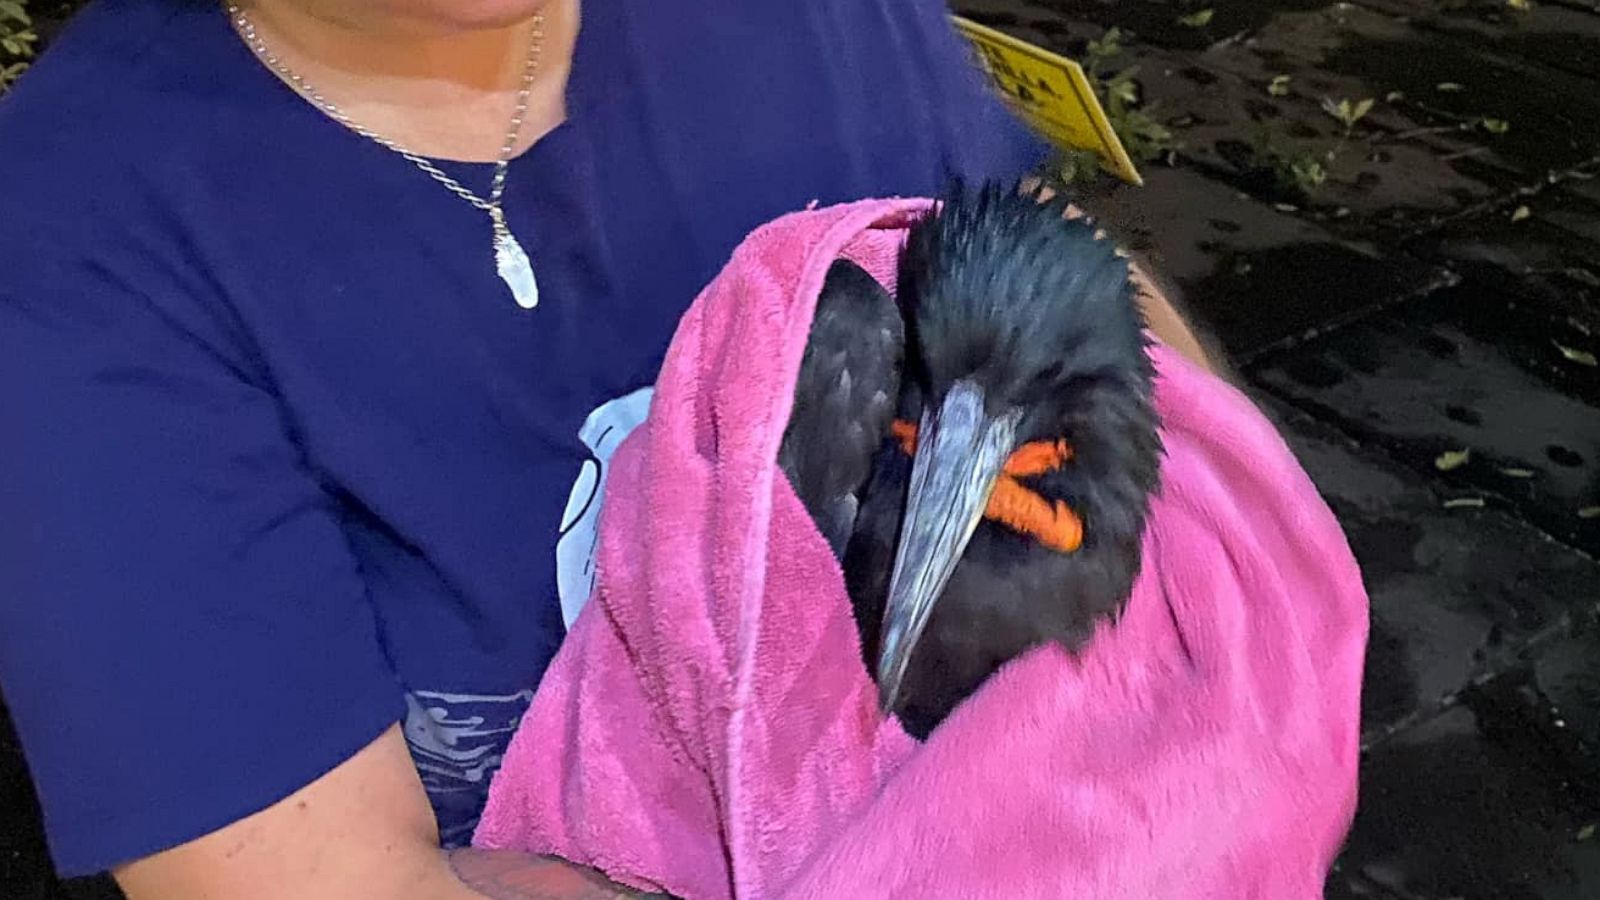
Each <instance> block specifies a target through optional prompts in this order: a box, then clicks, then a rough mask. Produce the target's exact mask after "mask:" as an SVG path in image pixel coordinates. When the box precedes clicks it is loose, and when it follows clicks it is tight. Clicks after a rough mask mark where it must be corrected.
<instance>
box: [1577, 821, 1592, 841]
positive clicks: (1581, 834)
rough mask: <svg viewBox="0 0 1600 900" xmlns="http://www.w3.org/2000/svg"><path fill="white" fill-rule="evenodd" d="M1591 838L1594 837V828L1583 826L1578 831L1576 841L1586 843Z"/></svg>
mask: <svg viewBox="0 0 1600 900" xmlns="http://www.w3.org/2000/svg"><path fill="white" fill-rule="evenodd" d="M1592 837H1594V826H1593V825H1585V826H1583V827H1582V828H1579V829H1578V840H1580V841H1587V840H1588V839H1589V838H1592Z"/></svg>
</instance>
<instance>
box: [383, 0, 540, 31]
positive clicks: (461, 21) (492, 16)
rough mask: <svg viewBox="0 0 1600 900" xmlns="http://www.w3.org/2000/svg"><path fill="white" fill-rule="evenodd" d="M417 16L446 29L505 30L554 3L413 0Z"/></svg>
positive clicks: (534, 0)
mask: <svg viewBox="0 0 1600 900" xmlns="http://www.w3.org/2000/svg"><path fill="white" fill-rule="evenodd" d="M413 2H415V5H416V6H418V7H425V11H424V10H422V9H419V10H418V14H419V15H425V16H426V17H427V18H430V19H432V20H433V21H435V22H437V23H439V24H440V25H442V26H444V27H446V28H459V29H461V30H463V31H475V30H479V29H489V28H506V27H510V26H512V25H516V24H517V23H519V22H526V21H527V20H528V19H529V18H531V17H532V16H533V15H534V14H536V13H539V12H544V11H546V8H547V7H548V6H550V5H551V4H552V2H554V0H413Z"/></svg>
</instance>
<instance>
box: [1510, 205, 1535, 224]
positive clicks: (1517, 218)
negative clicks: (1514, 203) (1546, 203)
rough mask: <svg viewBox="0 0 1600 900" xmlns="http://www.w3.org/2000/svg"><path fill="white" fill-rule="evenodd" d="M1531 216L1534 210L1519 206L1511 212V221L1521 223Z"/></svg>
mask: <svg viewBox="0 0 1600 900" xmlns="http://www.w3.org/2000/svg"><path fill="white" fill-rule="evenodd" d="M1531 215H1533V210H1531V209H1529V208H1527V207H1526V206H1519V207H1517V208H1516V209H1514V210H1512V211H1511V221H1513V222H1521V221H1522V220H1523V219H1526V218H1527V217H1529V216H1531Z"/></svg>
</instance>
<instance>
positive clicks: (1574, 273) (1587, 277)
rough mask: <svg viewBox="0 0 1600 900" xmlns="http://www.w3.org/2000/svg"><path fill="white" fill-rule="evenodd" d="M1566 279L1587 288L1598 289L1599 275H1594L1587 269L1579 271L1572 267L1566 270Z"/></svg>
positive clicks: (1599, 283)
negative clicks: (1584, 285)
mask: <svg viewBox="0 0 1600 900" xmlns="http://www.w3.org/2000/svg"><path fill="white" fill-rule="evenodd" d="M1567 277H1568V278H1571V279H1572V280H1573V281H1576V282H1578V283H1579V284H1586V285H1588V286H1589V287H1594V288H1600V275H1596V274H1595V273H1593V272H1591V271H1589V270H1588V269H1580V268H1578V267H1577V266H1574V267H1572V268H1570V269H1568V270H1567Z"/></svg>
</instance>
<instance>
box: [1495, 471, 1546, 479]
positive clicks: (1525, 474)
mask: <svg viewBox="0 0 1600 900" xmlns="http://www.w3.org/2000/svg"><path fill="white" fill-rule="evenodd" d="M1500 474H1501V475H1504V476H1506V477H1507V478H1533V477H1535V476H1536V475H1538V474H1539V473H1537V472H1535V471H1533V470H1532V469H1501V470H1500Z"/></svg>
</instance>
